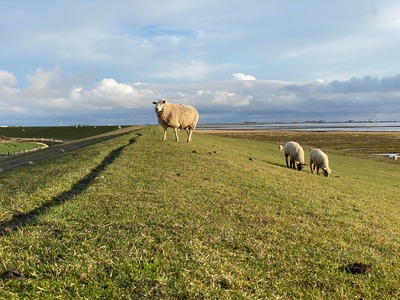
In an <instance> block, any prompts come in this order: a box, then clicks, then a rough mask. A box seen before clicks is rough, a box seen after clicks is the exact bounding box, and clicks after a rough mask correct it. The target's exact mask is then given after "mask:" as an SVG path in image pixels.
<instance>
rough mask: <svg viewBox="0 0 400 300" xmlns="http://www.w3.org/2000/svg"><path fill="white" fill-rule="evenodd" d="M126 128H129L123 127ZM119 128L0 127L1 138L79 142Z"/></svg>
mask: <svg viewBox="0 0 400 300" xmlns="http://www.w3.org/2000/svg"><path fill="white" fill-rule="evenodd" d="M121 127H122V128H126V127H129V126H121ZM118 128H119V127H118V126H47V127H42V126H36V127H34V126H33V127H0V136H4V137H9V138H10V137H11V138H46V139H61V140H79V139H83V138H87V137H91V136H94V135H99V134H103V133H107V132H110V131H114V130H117V129H118Z"/></svg>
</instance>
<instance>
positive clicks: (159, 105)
mask: <svg viewBox="0 0 400 300" xmlns="http://www.w3.org/2000/svg"><path fill="white" fill-rule="evenodd" d="M167 103H168V101H167V99H161V100H158V101H157V102H153V104H155V105H156V107H155V110H156V113H160V112H162V110H163V108H164V105H165V104H167Z"/></svg>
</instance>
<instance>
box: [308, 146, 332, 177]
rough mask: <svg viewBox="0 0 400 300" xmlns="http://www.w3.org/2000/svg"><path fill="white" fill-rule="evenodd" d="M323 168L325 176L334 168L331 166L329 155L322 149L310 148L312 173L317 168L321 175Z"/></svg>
mask: <svg viewBox="0 0 400 300" xmlns="http://www.w3.org/2000/svg"><path fill="white" fill-rule="evenodd" d="M320 168H321V169H322V172H323V174H324V176H325V177H328V176H329V174H330V173H332V170H331V169H330V168H329V160H328V155H326V154H325V153H324V152H323V151H321V150H320V149H311V150H310V169H311V173H314V171H315V169H317V174H318V175H319V169H320Z"/></svg>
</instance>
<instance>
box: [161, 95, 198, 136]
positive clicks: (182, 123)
mask: <svg viewBox="0 0 400 300" xmlns="http://www.w3.org/2000/svg"><path fill="white" fill-rule="evenodd" d="M153 104H155V105H156V107H155V111H156V114H157V118H158V123H160V125H161V126H162V127H163V128H164V137H163V141H165V140H166V139H167V128H168V127H171V128H172V129H173V130H174V133H175V140H176V141H177V142H179V137H178V129H185V130H186V132H187V134H188V138H187V142H188V143H189V142H191V141H192V133H193V130H194V129H195V128H196V125H197V121H198V120H199V113H198V112H197V110H196V109H195V108H194V107H193V106H190V105H185V104H173V103H169V102H168V101H167V100H166V99H161V100H159V101H158V102H153Z"/></svg>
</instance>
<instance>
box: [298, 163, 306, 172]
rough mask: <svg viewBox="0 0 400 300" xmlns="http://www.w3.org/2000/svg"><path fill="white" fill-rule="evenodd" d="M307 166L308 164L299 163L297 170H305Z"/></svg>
mask: <svg viewBox="0 0 400 300" xmlns="http://www.w3.org/2000/svg"><path fill="white" fill-rule="evenodd" d="M305 165H306V163H297V170H299V171H301V169H303V168H304V166H305Z"/></svg>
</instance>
